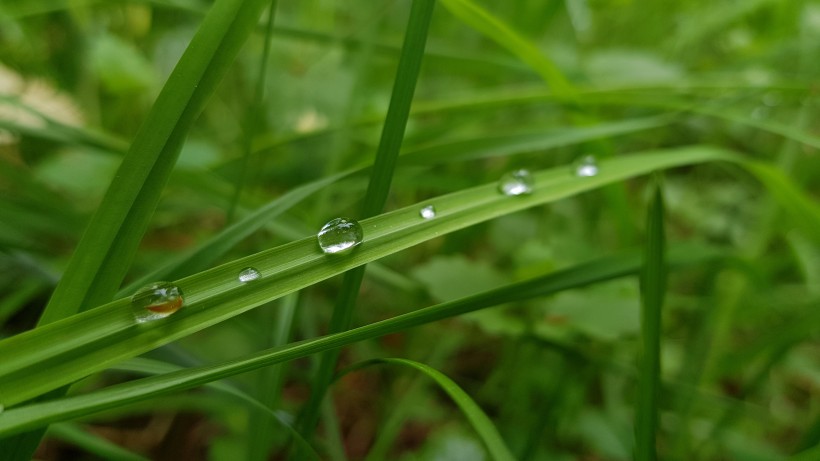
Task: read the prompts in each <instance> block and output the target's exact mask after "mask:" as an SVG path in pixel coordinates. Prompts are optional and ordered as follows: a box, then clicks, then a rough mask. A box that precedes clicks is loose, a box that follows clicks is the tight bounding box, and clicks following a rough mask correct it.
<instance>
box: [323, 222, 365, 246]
mask: <svg viewBox="0 0 820 461" xmlns="http://www.w3.org/2000/svg"><path fill="white" fill-rule="evenodd" d="M316 238H317V239H318V240H319V246H320V247H321V248H322V251H324V252H325V253H339V252H342V251H345V250H347V249H349V248H353V247H355V246H356V245H358V244H360V243H362V240H364V232H363V231H362V226H361V224H359V223H358V222H357V221H356V220H353V219H348V218H336V219H331V220H330V221H328V223H327V224H325V225H324V226H322V229H320V230H319V233H318V234H317V235H316Z"/></svg>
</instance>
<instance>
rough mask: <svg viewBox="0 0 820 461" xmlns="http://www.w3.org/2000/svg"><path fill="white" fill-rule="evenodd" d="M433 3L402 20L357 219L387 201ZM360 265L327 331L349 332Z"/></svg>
mask: <svg viewBox="0 0 820 461" xmlns="http://www.w3.org/2000/svg"><path fill="white" fill-rule="evenodd" d="M434 6H435V0H413V5H412V7H411V9H410V17H409V18H408V21H407V29H406V31H405V37H404V45H403V47H402V52H401V56H400V57H399V64H398V66H397V68H396V78H395V80H394V82H393V91H392V94H391V96H390V106H389V107H388V109H387V116H386V117H385V121H384V127H383V129H382V134H381V139H380V140H379V148H378V151H377V152H376V159H375V161H374V163H373V170H372V171H371V174H370V182H369V183H368V186H367V192H366V194H365V196H364V206H363V209H362V214H363V216H364V217H368V218H369V217H371V216H375V215H377V214H379V213H381V211H382V209H383V208H384V204H385V203H386V202H387V195H388V193H389V192H390V184H391V182H392V180H393V173H394V171H395V169H396V162H397V159H398V156H399V151H400V149H401V144H402V141H403V140H404V132H405V129H406V128H407V119H408V117H409V116H410V105H411V103H412V102H413V95H414V94H415V91H416V83H417V81H418V77H419V72H420V71H421V62H422V59H423V58H424V48H425V45H426V44H427V32H428V30H429V28H430V21H431V20H432V18H433V7H434ZM364 271H365V266H364V265H362V266H359V267H356V268H354V269H353V270H351V271H349V272H347V273H346V274H345V276H344V280H343V281H342V288H341V291H340V293H339V295H338V297H337V301H336V305H335V307H334V309H333V316H332V318H331V320H330V325H329V329H330V331H331V332H334V333H335V332H339V331H344V330H347V329H349V328H350V325H351V324H352V321H353V309H354V306H355V305H356V298H358V295H359V290H360V287H361V284H362V280H363V279H364ZM338 357H339V356H338V351H329V352H327V353H325V354H322V355H321V357H320V358H319V368H318V371H317V373H316V376H315V377H314V379H313V385H312V388H311V394H310V400H309V401H308V403H307V404H306V405H305V410H304V412H303V419H302V425H301V429H302V431H303V434H306V435H307V434H310V433H311V432H313V430H314V428H315V427H316V424H317V423H318V421H319V411H320V408H321V405H322V400H323V399H324V396H325V393H326V391H327V388H328V386H329V385H330V381H331V380H332V379H333V370H334V369H335V368H336V362H337V361H338Z"/></svg>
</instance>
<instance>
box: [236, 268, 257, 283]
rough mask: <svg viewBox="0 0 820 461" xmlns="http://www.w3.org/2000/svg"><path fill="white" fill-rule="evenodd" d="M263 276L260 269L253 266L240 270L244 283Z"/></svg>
mask: <svg viewBox="0 0 820 461" xmlns="http://www.w3.org/2000/svg"><path fill="white" fill-rule="evenodd" d="M261 276H262V274H260V273H259V271H258V270H256V269H254V268H253V267H246V268H244V269H242V270H241V271H239V281H240V282H242V283H247V282H250V281H253V280H256V279H258V278H259V277H261Z"/></svg>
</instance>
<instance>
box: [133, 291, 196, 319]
mask: <svg viewBox="0 0 820 461" xmlns="http://www.w3.org/2000/svg"><path fill="white" fill-rule="evenodd" d="M183 304H185V299H184V298H183V297H182V290H180V289H179V287H178V286H176V285H174V284H172V283H169V282H155V283H152V284H151V285H148V286H145V287H142V288H140V289H139V290H137V292H136V293H134V295H133V296H131V308H132V309H133V312H134V318H135V319H136V320H137V322H139V323H145V322H150V321H152V320H158V319H163V318H165V317H168V316H169V315H171V314H173V313H174V312H176V311H178V310H180V309H181V308H182V305H183Z"/></svg>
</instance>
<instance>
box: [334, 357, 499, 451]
mask: <svg viewBox="0 0 820 461" xmlns="http://www.w3.org/2000/svg"><path fill="white" fill-rule="evenodd" d="M374 365H398V366H404V367H409V368H413V369H415V370H418V371H420V372H421V373H422V374H424V375H425V376H427V377H428V378H430V379H432V380H433V381H434V382H435V383H436V384H437V385H438V386H439V387H440V388H441V389H442V390H443V391H444V392H446V393H447V395H449V396H450V398H451V399H453V402H455V403H456V405H458V407H459V409H461V412H462V413H463V414H464V416H465V417H466V418H467V420H468V421H469V422H470V424H471V425H472V426H473V428H474V429H475V431H476V433H477V434H478V437H479V439H480V440H481V442H482V443H483V444H484V447H485V448H486V449H487V452H488V453H489V454H490V457H491V458H492V459H494V460H496V461H513V460H514V459H515V456H513V454H512V453H511V452H510V449H509V448H507V444H506V443H505V442H504V439H503V438H502V437H501V434H499V433H498V430H497V429H496V428H495V426H494V425H493V423H492V421H490V418H488V417H487V415H486V414H485V413H484V412H483V411H482V410H481V407H480V406H478V404H477V403H476V402H475V401H474V400H473V399H472V398H471V397H470V396H469V395H468V394H467V393H466V392H464V390H463V389H461V387H459V386H458V384H456V383H455V382H454V381H453V380H452V379H450V378H449V377H447V375H445V374H444V373H442V372H440V371H438V370H436V369H435V368H432V367H430V366H428V365H425V364H423V363H419V362H416V361H413V360H407V359H398V358H384V359H374V360H368V361H366V362H362V363H358V364H355V365H352V366H350V367H348V368H346V369H345V370H342V371H341V372H340V373H339V377H341V376H344V375H346V374H348V373H352V372H355V371H358V370H361V369H363V368H367V367H371V366H374Z"/></svg>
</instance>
